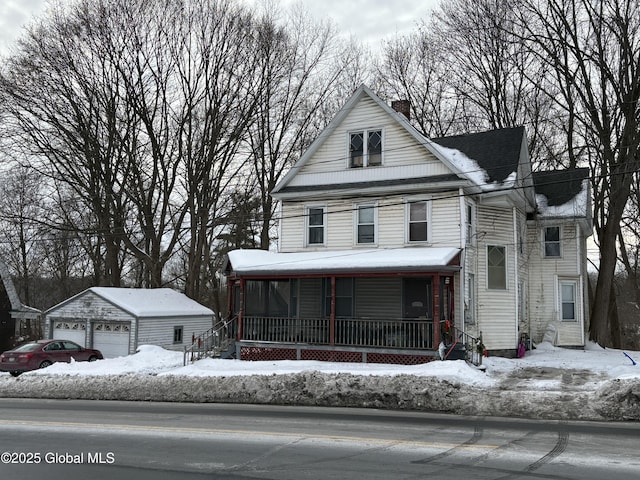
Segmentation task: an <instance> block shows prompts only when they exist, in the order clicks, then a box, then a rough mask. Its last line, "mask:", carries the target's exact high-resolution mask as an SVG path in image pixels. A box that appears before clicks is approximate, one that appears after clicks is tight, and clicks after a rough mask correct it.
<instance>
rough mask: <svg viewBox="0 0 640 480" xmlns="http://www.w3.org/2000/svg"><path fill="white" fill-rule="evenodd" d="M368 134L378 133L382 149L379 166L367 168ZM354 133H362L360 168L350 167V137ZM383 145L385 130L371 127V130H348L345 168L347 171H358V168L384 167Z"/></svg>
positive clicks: (372, 166) (373, 166) (374, 166)
mask: <svg viewBox="0 0 640 480" xmlns="http://www.w3.org/2000/svg"><path fill="white" fill-rule="evenodd" d="M369 132H380V137H381V142H382V148H381V152H380V165H371V166H369V152H368V151H367V149H368V146H369ZM354 133H362V135H363V140H362V142H363V152H362V167H352V166H351V135H352V134H354ZM384 144H385V130H384V128H382V127H372V128H363V129H355V130H349V131H348V132H347V155H346V158H347V168H348V169H349V170H353V169H356V170H357V169H359V168H376V167H382V166H384V152H385V148H384Z"/></svg>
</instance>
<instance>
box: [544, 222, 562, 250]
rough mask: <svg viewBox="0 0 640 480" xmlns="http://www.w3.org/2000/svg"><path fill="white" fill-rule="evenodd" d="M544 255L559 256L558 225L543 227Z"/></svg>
mask: <svg viewBox="0 0 640 480" xmlns="http://www.w3.org/2000/svg"><path fill="white" fill-rule="evenodd" d="M543 234H544V256H545V257H559V256H560V227H545V229H544V232H543Z"/></svg>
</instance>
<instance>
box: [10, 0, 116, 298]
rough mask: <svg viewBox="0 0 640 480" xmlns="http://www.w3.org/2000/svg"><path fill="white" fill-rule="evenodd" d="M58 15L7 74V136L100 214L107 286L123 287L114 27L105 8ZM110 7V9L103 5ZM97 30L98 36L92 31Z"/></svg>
mask: <svg viewBox="0 0 640 480" xmlns="http://www.w3.org/2000/svg"><path fill="white" fill-rule="evenodd" d="M83 6H84V7H86V8H82V6H78V7H76V8H75V9H74V10H71V11H66V10H64V9H63V7H62V6H59V7H58V8H57V9H54V10H52V13H51V17H50V18H48V19H47V21H46V22H42V23H41V24H40V25H38V26H36V27H34V28H33V29H32V30H30V31H29V32H28V33H27V35H26V36H25V37H24V38H23V39H22V40H21V42H20V43H19V49H18V53H17V54H16V55H15V56H14V57H12V58H10V59H9V61H8V62H7V64H6V66H5V68H4V69H3V71H2V76H1V77H0V95H2V108H3V110H4V113H5V115H6V116H5V118H6V121H5V123H4V125H3V127H4V132H3V133H5V135H7V136H8V137H9V138H10V139H11V140H12V141H13V144H14V148H20V149H21V151H22V152H23V154H24V155H25V156H26V157H30V158H35V159H38V160H40V162H39V163H32V167H33V168H35V169H36V170H37V171H38V172H39V173H40V174H41V175H43V176H48V177H50V178H52V179H54V180H56V181H59V182H63V183H64V184H66V185H67V186H68V187H69V188H70V189H71V190H72V191H73V193H74V195H76V196H77V197H78V198H79V199H81V200H82V203H83V205H84V207H85V208H88V209H90V210H91V212H92V213H93V217H94V220H95V222H96V223H95V224H94V225H92V226H91V228H90V230H92V231H93V232H94V233H97V234H99V235H102V236H103V240H104V244H105V250H106V255H105V258H106V261H105V263H106V268H105V270H106V272H107V283H108V284H110V285H119V284H120V279H121V275H120V274H121V272H120V270H119V262H118V257H119V253H120V250H121V245H120V243H121V242H120V240H119V238H117V237H115V236H113V235H111V233H112V232H113V231H116V230H118V228H121V227H120V225H119V223H120V222H121V218H120V214H121V211H118V210H115V211H114V209H113V207H114V205H115V206H116V207H117V208H120V209H121V208H124V207H123V201H122V197H121V193H122V192H120V191H118V190H117V185H118V184H119V182H118V181H117V172H118V168H117V167H118V164H119V162H120V159H121V158H122V156H123V154H124V153H125V152H123V151H122V148H121V142H120V139H119V136H120V133H121V130H120V129H121V125H119V124H118V122H117V119H119V118H120V117H121V112H120V111H121V109H122V98H121V96H120V92H119V89H118V85H119V83H118V80H117V72H116V71H115V70H114V69H113V68H112V66H111V65H110V64H109V62H108V60H107V57H106V56H105V55H103V53H104V52H103V51H102V50H101V49H102V46H103V45H104V43H105V35H108V32H109V30H110V28H109V25H108V24H106V23H105V21H104V20H105V17H104V14H103V13H104V12H103V9H100V8H98V9H97V11H92V10H90V9H89V8H88V7H89V5H88V4H84V5H83ZM99 6H100V7H102V4H100V5H99ZM89 31H91V32H92V34H91V35H88V34H87V33H88V32H89Z"/></svg>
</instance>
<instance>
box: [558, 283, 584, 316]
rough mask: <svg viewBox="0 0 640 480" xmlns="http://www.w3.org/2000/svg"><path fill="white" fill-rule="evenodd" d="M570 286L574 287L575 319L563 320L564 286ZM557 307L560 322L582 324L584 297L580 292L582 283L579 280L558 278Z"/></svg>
mask: <svg viewBox="0 0 640 480" xmlns="http://www.w3.org/2000/svg"><path fill="white" fill-rule="evenodd" d="M566 284H570V285H572V286H573V314H574V316H575V318H573V319H564V318H562V303H563V298H562V286H563V285H566ZM556 289H557V290H556V292H557V298H556V305H557V309H558V310H557V312H558V321H559V322H562V323H563V324H572V323H580V322H581V319H582V300H581V299H582V297H581V291H580V281H579V279H578V278H567V277H557V282H556Z"/></svg>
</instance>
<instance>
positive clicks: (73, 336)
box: [53, 320, 87, 347]
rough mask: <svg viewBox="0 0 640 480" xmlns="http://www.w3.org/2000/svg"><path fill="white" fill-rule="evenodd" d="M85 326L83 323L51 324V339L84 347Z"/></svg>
mask: <svg viewBox="0 0 640 480" xmlns="http://www.w3.org/2000/svg"><path fill="white" fill-rule="evenodd" d="M86 331H87V325H86V323H85V322H63V321H58V320H55V321H54V322H53V338H55V339H56V340H71V341H72V342H76V343H77V344H78V345H80V346H82V347H84V346H85V339H86V335H85V334H86Z"/></svg>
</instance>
